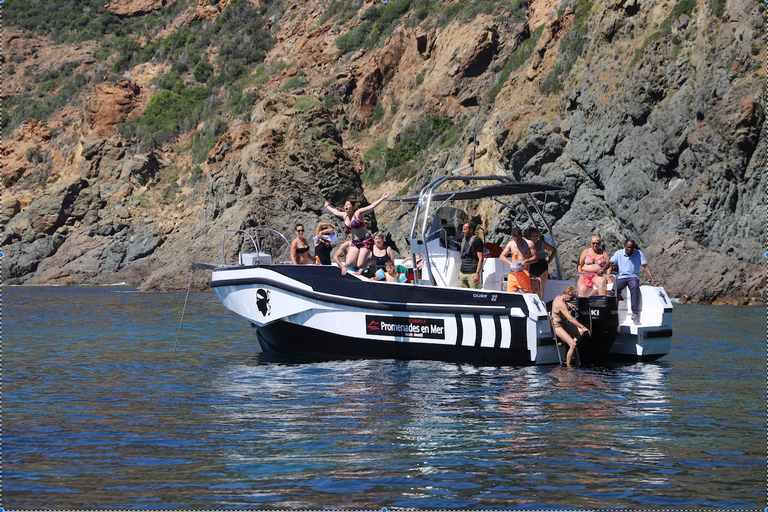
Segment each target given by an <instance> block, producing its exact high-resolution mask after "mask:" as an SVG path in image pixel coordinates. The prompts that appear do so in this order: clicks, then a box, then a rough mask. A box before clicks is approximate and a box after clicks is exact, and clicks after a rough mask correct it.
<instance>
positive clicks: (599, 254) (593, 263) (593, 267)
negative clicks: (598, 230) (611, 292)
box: [576, 235, 611, 297]
mask: <svg viewBox="0 0 768 512" xmlns="http://www.w3.org/2000/svg"><path fill="white" fill-rule="evenodd" d="M589 240H590V241H589V247H587V248H586V249H584V250H583V251H581V256H579V263H578V265H577V267H576V270H577V272H578V273H579V279H578V283H579V296H580V297H589V295H590V294H592V287H593V286H594V287H596V288H597V295H607V294H608V279H607V278H606V277H604V274H610V273H611V262H610V261H609V260H608V253H607V252H606V251H605V249H603V248H602V240H601V239H600V235H592V236H591V237H590V239H589Z"/></svg>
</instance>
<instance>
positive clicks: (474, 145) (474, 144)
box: [469, 128, 477, 174]
mask: <svg viewBox="0 0 768 512" xmlns="http://www.w3.org/2000/svg"><path fill="white" fill-rule="evenodd" d="M469 134H470V135H471V136H472V162H470V163H471V164H472V174H475V151H476V150H477V132H476V131H475V129H474V128H473V129H471V130H469Z"/></svg>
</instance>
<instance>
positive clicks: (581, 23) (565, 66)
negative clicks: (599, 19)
mask: <svg viewBox="0 0 768 512" xmlns="http://www.w3.org/2000/svg"><path fill="white" fill-rule="evenodd" d="M591 10H592V2H589V1H583V0H582V1H581V2H579V3H578V5H577V6H576V13H575V16H574V21H573V25H572V26H571V29H570V30H569V31H568V33H567V34H565V35H564V36H563V38H562V39H561V40H560V47H559V48H560V60H559V61H558V63H557V64H556V65H555V67H554V69H552V71H551V72H550V73H549V75H547V77H546V78H545V79H544V80H543V81H542V82H541V84H540V85H539V90H540V91H541V92H542V93H544V94H552V93H556V92H559V91H560V90H561V89H562V87H563V81H564V80H565V79H566V77H567V76H568V73H570V72H571V68H573V65H574V64H575V63H576V60H577V59H578V58H579V57H580V56H581V54H582V53H583V52H584V48H585V47H586V44H587V28H588V26H587V21H588V20H589V13H590V12H591Z"/></svg>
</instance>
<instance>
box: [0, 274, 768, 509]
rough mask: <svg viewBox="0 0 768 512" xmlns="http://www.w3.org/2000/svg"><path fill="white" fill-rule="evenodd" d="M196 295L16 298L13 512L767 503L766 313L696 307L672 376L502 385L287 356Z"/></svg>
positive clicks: (12, 330)
mask: <svg viewBox="0 0 768 512" xmlns="http://www.w3.org/2000/svg"><path fill="white" fill-rule="evenodd" d="M185 298H186V295H185V294H184V293H162V294H161V293H138V292H136V291H134V290H131V289H128V288H121V287H103V288H49V287H43V288H40V287H10V288H8V287H6V288H3V294H2V299H3V304H2V308H3V309H2V319H3V325H2V326H3V339H2V341H3V344H2V348H3V351H2V356H3V357H2V362H3V373H2V394H3V396H2V399H3V400H2V406H3V411H2V413H3V415H2V419H3V422H2V434H3V435H2V506H3V507H4V508H5V509H6V510H8V509H44V508H45V509H57V510H65V509H66V510H81V509H99V508H103V509H106V508H109V509H193V508H194V509H232V508H250V509H330V508H337V509H357V510H359V509H369V510H381V509H383V508H385V507H386V508H388V509H392V508H420V509H476V510H485V509H511V508H515V509H529V510H542V509H558V508H580V509H625V510H699V509H729V510H762V509H763V508H764V507H765V505H766V423H765V422H766V338H765V325H766V312H765V308H758V307H727V306H722V307H712V306H695V305H686V304H681V305H676V306H675V311H674V337H673V344H672V351H671V352H670V354H668V355H667V356H665V357H664V358H662V359H661V360H659V361H658V362H655V363H638V364H624V365H615V366H607V367H600V368H574V369H567V368H561V367H499V368H496V367H477V366H472V365H465V364H451V363H441V362H426V361H409V362H406V361H393V360H382V361H353V362H350V361H341V362H323V363H302V364H293V363H286V362H282V361H279V360H278V361H275V360H274V359H273V358H269V357H265V356H263V355H261V354H260V350H259V349H258V344H257V343H256V337H255V332H254V330H253V329H252V328H251V327H250V326H249V325H248V323H247V322H246V321H244V320H242V319H240V318H238V317H236V316H234V315H232V314H231V313H229V312H228V311H227V310H225V309H224V308H223V307H222V306H221V305H220V304H219V303H218V302H217V300H216V299H215V297H214V295H213V294H212V293H210V292H200V293H192V294H190V296H189V299H188V301H187V303H186V307H185ZM182 311H183V312H184V319H183V322H181V324H180V319H181V316H182ZM174 348H175V352H174Z"/></svg>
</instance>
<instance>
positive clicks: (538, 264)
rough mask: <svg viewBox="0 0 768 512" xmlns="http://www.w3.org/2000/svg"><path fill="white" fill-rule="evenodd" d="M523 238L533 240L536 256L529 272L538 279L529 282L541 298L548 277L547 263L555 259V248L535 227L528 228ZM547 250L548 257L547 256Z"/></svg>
mask: <svg viewBox="0 0 768 512" xmlns="http://www.w3.org/2000/svg"><path fill="white" fill-rule="evenodd" d="M525 238H527V239H528V240H530V241H531V242H533V249H534V250H535V251H536V257H537V258H538V259H537V260H536V261H535V262H534V263H532V264H531V267H530V272H531V275H532V276H534V277H538V278H539V279H534V280H533V281H532V282H531V286H532V287H533V288H534V292H536V293H538V294H539V298H540V299H541V298H543V297H544V287H545V286H546V284H547V280H548V279H549V264H550V263H552V260H553V259H555V254H557V248H556V247H554V246H552V245H549V244H548V243H547V242H545V241H544V240H543V239H542V238H541V231H540V230H539V228H537V227H531V228H528V229H527V230H526V232H525ZM547 251H549V258H547ZM539 282H541V286H539Z"/></svg>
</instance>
